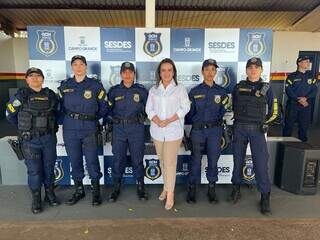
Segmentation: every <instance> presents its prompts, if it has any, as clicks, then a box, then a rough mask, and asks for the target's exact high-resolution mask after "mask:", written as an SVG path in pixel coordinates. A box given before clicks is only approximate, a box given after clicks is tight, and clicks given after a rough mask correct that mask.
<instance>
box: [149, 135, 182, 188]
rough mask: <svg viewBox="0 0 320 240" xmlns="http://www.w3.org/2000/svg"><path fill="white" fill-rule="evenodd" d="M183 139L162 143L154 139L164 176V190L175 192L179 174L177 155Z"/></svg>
mask: <svg viewBox="0 0 320 240" xmlns="http://www.w3.org/2000/svg"><path fill="white" fill-rule="evenodd" d="M181 141H182V139H178V140H175V141H167V142H161V141H157V140H155V139H153V142H154V145H155V147H156V151H157V155H158V157H159V160H160V167H161V171H162V176H163V183H164V185H163V190H165V191H167V192H174V186H175V184H176V172H177V155H178V152H179V149H180V144H181Z"/></svg>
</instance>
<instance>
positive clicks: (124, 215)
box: [0, 185, 320, 221]
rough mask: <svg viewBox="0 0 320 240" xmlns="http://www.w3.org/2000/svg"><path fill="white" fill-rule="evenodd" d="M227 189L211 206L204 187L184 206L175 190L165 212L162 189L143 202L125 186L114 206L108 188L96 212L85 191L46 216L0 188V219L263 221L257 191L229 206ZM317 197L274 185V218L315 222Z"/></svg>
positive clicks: (14, 191)
mask: <svg viewBox="0 0 320 240" xmlns="http://www.w3.org/2000/svg"><path fill="white" fill-rule="evenodd" d="M230 189H231V187H230V185H219V186H218V187H217V193H218V195H219V199H220V202H219V203H218V204H210V203H209V202H208V201H207V197H206V190H207V188H206V186H204V185H202V186H201V187H199V189H198V201H197V203H196V204H191V205H190V204H188V203H186V202H185V187H184V186H182V185H178V186H177V188H176V204H175V207H174V209H173V210H171V211H166V210H165V209H164V203H162V202H160V201H159V200H158V195H159V193H160V191H161V186H160V185H148V189H147V190H148V193H149V196H150V199H149V200H148V201H145V202H141V201H139V200H138V199H137V196H136V192H135V186H132V185H126V186H124V188H123V189H122V192H121V195H120V197H119V200H118V201H117V202H116V203H109V202H107V201H106V198H107V195H108V194H110V192H111V188H110V187H107V188H106V189H105V188H104V189H103V191H102V192H103V197H104V202H103V204H102V205H101V206H99V207H92V206H91V193H90V189H89V187H88V188H87V196H86V198H85V199H83V200H81V201H80V202H79V203H78V204H76V205H74V206H67V205H65V204H62V205H60V206H58V207H49V206H48V205H46V204H44V212H43V213H41V214H38V215H33V214H32V213H31V212H30V202H31V196H30V193H29V190H28V188H27V187H26V186H0V206H1V211H0V219H1V220H4V221H29V220H83V219H137V218H235V217H236V218H257V219H261V218H264V217H265V216H263V215H261V214H260V212H259V206H258V202H259V199H260V194H259V193H258V192H257V191H256V189H255V187H254V188H253V189H249V188H248V187H247V186H242V188H241V192H242V199H241V201H240V202H239V203H238V204H236V205H233V204H231V203H228V202H227V201H226V199H227V196H228V194H229V193H230ZM72 191H73V189H72V188H70V187H66V188H62V187H58V189H57V190H56V194H57V196H58V197H59V199H60V200H61V201H62V202H64V201H66V200H67V199H68V198H69V197H70V196H71V194H72ZM319 203H320V194H319V193H317V194H316V195H310V196H305V195H296V194H292V193H288V192H285V191H282V190H281V189H279V188H278V187H276V186H273V189H272V196H271V207H272V216H271V217H270V218H272V219H285V218H319V219H320V208H319Z"/></svg>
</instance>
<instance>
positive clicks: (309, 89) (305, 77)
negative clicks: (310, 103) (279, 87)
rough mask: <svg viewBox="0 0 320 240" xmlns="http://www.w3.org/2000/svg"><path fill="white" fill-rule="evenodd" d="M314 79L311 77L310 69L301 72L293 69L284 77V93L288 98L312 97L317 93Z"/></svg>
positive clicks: (292, 99) (296, 99) (295, 99)
mask: <svg viewBox="0 0 320 240" xmlns="http://www.w3.org/2000/svg"><path fill="white" fill-rule="evenodd" d="M316 83H317V81H316V79H313V76H312V73H311V71H306V72H305V73H302V72H300V71H295V72H293V73H290V74H289V75H288V77H287V79H286V93H287V95H288V98H289V100H291V101H298V97H306V98H308V99H309V98H314V97H316V94H317V86H316Z"/></svg>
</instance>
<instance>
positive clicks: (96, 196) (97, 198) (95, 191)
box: [91, 180, 102, 206]
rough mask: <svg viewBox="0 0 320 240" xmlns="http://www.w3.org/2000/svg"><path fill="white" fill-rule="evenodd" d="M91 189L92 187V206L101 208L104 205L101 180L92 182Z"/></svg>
mask: <svg viewBox="0 0 320 240" xmlns="http://www.w3.org/2000/svg"><path fill="white" fill-rule="evenodd" d="M91 187H92V206H99V205H100V204H101V203H102V199H101V194H100V182H99V180H91Z"/></svg>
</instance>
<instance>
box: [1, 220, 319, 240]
mask: <svg viewBox="0 0 320 240" xmlns="http://www.w3.org/2000/svg"><path fill="white" fill-rule="evenodd" d="M0 231H1V235H0V239H33V240H36V239H46V240H51V239H52V240H56V239H59V240H67V239H68V240H82V239H95V240H99V239H104V240H107V239H126V240H130V239H134V240H137V239H139V240H140V239H141V240H142V239H150V240H160V239H161V240H162V239H179V240H187V239H188V240H189V239H190V240H195V239H196V240H202V239H206V240H210V239H218V240H247V239H255V240H259V239H268V240H279V239H281V240H282V239H290V240H298V239H299V240H300V239H303V240H316V239H319V234H320V220H319V219H299V220H296V219H290V220H289V219H282V220H270V219H260V220H256V219H243V218H241V219H239V218H238V219H235V218H228V219H225V218H221V219H204V218H193V219H184V218H182V219H139V220H135V221H132V220H89V221H83V220H82V221H57V222H52V221H50V222H48V221H45V222H21V223H16V222H15V223H1V222H0Z"/></svg>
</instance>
